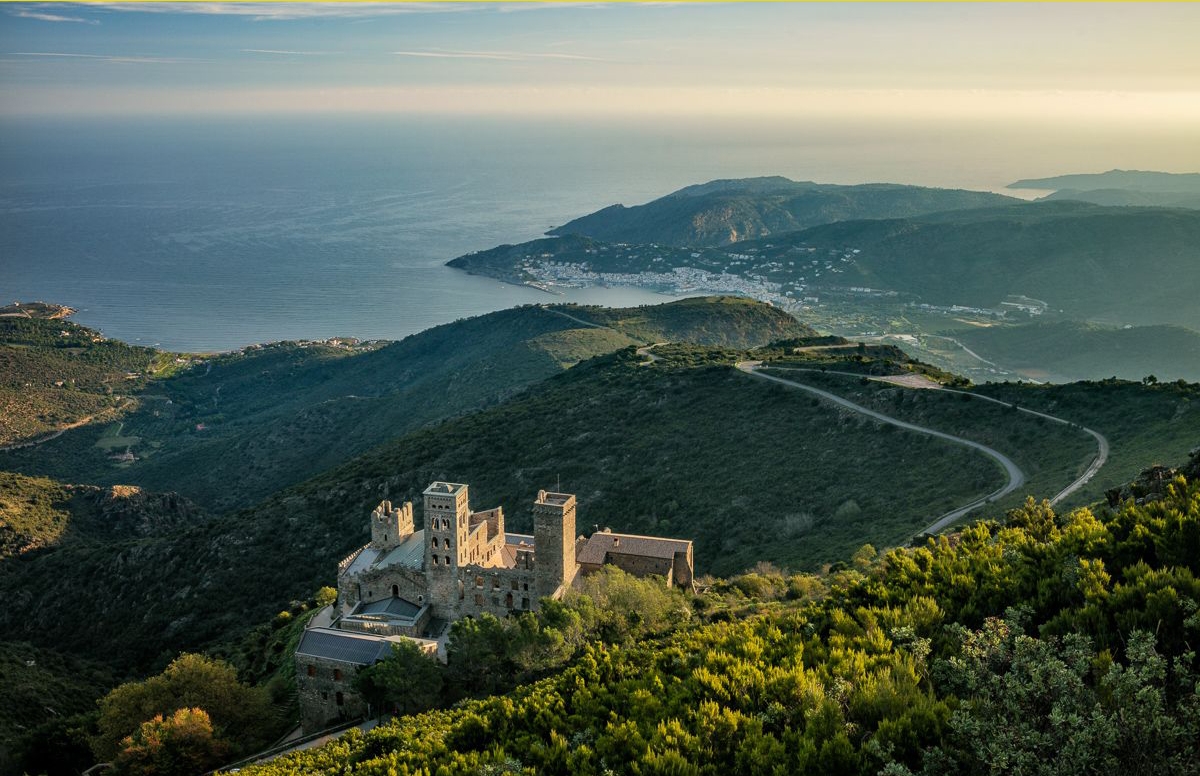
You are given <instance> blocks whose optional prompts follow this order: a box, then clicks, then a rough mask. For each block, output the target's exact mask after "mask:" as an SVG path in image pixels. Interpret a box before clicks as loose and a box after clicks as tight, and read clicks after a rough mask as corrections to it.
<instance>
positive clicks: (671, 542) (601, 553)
mask: <svg viewBox="0 0 1200 776" xmlns="http://www.w3.org/2000/svg"><path fill="white" fill-rule="evenodd" d="M691 545H692V543H691V542H689V541H686V540H684V539H664V538H663V537H661V536H637V535H635V534H619V533H603V532H601V533H594V534H592V535H591V536H590V537H588V540H587V542H586V543H585V544H584V545H583V549H582V550H580V551H579V555H578V556H577V557H576V560H578V561H579V562H580V563H588V564H591V565H596V566H599V565H601V564H603V563H604V559H605V558H606V557H607V556H608V555H609V554H610V553H612V554H619V555H637V556H641V557H643V558H663V559H668V560H669V559H671V558H674V557H675V555H676V554H677V553H680V552H682V553H686V552H687V551H688V548H689V547H691Z"/></svg>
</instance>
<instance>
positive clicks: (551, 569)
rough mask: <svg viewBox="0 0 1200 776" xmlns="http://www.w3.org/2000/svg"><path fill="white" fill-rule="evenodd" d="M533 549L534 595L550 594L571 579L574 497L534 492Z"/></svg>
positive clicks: (572, 578)
mask: <svg viewBox="0 0 1200 776" xmlns="http://www.w3.org/2000/svg"><path fill="white" fill-rule="evenodd" d="M533 552H534V563H535V564H536V571H535V578H536V580H537V594H538V597H541V598H544V597H546V596H553V595H554V594H555V593H557V592H558V591H559V589H560V588H562V587H564V586H566V585H570V584H571V582H572V581H573V580H574V579H575V572H576V571H577V570H578V568H579V566H578V565H577V564H576V563H575V496H573V495H572V494H570V493H550V492H548V491H544V490H543V491H539V492H538V497H537V501H535V502H533Z"/></svg>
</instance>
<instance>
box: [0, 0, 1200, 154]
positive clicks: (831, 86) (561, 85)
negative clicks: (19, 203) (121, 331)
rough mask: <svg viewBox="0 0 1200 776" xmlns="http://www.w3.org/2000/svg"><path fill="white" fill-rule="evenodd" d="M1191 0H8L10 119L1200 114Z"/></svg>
mask: <svg viewBox="0 0 1200 776" xmlns="http://www.w3.org/2000/svg"><path fill="white" fill-rule="evenodd" d="M1197 33H1200V4H1194V3H1168V4H1158V3H1129V4H1123V3H1097V4H1092V3H1065V4H1057V3H1055V4H1050V3H1046V4H1043V3H1031V4H1024V3H999V4H990V3H931V4H906V3H861V4H860V3H832V4H822V3H796V4H793V3H729V4H720V3H613V4H595V3H563V4H555V3H504V4H488V3H462V4H459V3H386V4H371V3H332V4H293V3H262V4H259V3H218V2H212V3H208V2H195V3H158V2H154V3H95V4H74V3H29V4H20V3H15V4H10V3H4V4H0V117H23V116H102V115H114V114H116V115H122V116H127V115H145V114H153V115H165V116H170V115H184V116H186V115H190V114H197V113H204V114H257V113H274V114H288V113H304V114H312V113H333V114H337V113H347V114H354V113H373V112H377V113H388V114H434V115H436V114H458V115H467V116H471V115H480V116H502V115H520V116H524V117H531V116H532V117H543V116H544V117H548V118H554V117H570V118H575V119H578V118H580V117H585V118H586V117H625V118H628V117H643V116H673V117H705V118H714V117H722V118H726V119H730V120H752V119H757V118H762V117H766V118H770V117H776V116H788V117H792V118H798V119H805V118H814V119H820V118H822V117H828V116H837V117H840V118H842V119H845V118H848V117H849V118H861V119H862V120H864V121H885V122H896V121H904V120H905V119H906V118H908V117H912V116H920V117H921V118H922V120H925V121H928V120H929V119H931V118H933V119H937V118H939V117H941V116H945V117H947V118H953V119H955V120H956V121H960V122H962V121H966V122H970V121H997V120H1003V119H1007V120H1019V119H1020V118H1021V117H1039V118H1040V119H1042V120H1046V119H1051V120H1053V119H1055V118H1056V117H1060V118H1062V119H1063V120H1070V121H1072V122H1082V123H1087V122H1103V123H1105V124H1107V125H1113V124H1122V123H1128V124H1146V123H1153V124H1157V125H1160V126H1163V127H1167V128H1171V129H1173V130H1174V131H1177V132H1183V133H1187V132H1189V131H1191V130H1192V129H1195V130H1196V131H1197V132H1198V133H1200V50H1198V49H1197V48H1196V47H1195V39H1196V36H1197Z"/></svg>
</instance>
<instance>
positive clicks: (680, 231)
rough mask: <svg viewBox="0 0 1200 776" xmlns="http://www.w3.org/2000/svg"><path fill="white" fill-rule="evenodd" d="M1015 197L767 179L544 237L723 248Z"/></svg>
mask: <svg viewBox="0 0 1200 776" xmlns="http://www.w3.org/2000/svg"><path fill="white" fill-rule="evenodd" d="M1014 201H1016V200H1014V198H1012V197H1006V196H1003V195H1000V194H991V193H987V192H979V191H965V190H961V189H932V188H923V187H920V186H906V185H901V184H892V183H868V184H862V185H853V186H844V185H837V184H824V183H813V182H811V181H804V182H797V181H792V180H789V179H787V178H783V177H779V176H774V177H764V178H743V179H726V180H715V181H709V182H708V183H702V184H697V185H694V186H687V187H685V188H682V189H679V190H678V191H675V192H672V193H671V194H667V195H666V196H664V197H660V198H659V199H656V200H653V201H652V202H648V203H646V204H644V205H636V206H633V207H625V206H624V205H611V206H609V207H606V208H603V209H602V210H598V211H596V212H595V213H592V214H590V215H586V216H583V217H582V218H576V219H575V220H573V221H570V222H568V223H566V224H564V225H562V226H560V227H557V228H555V229H552V230H550V231H549V232H547V234H550V235H555V236H564V235H582V236H586V237H592V238H595V239H599V240H606V241H609V242H628V243H661V244H665V245H674V246H713V245H727V244H731V243H736V242H740V241H743V240H748V239H755V238H760V237H766V236H768V235H772V234H777V233H781V232H790V231H796V230H799V229H805V228H807V227H811V226H817V225H819V224H825V223H830V222H833V221H846V220H852V219H870V218H901V217H906V216H916V215H922V214H926V213H934V212H939V211H948V210H960V209H967V208H980V207H990V206H996V205H1002V204H1011V203H1012V202H1014Z"/></svg>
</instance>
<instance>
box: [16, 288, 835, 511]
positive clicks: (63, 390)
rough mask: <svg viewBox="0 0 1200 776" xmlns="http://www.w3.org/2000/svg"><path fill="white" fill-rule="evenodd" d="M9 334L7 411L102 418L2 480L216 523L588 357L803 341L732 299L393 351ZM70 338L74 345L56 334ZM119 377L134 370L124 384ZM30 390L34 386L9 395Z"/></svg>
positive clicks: (613, 313) (483, 331)
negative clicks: (191, 507) (214, 517)
mask: <svg viewBox="0 0 1200 776" xmlns="http://www.w3.org/2000/svg"><path fill="white" fill-rule="evenodd" d="M5 325H6V326H9V327H10V329H11V332H12V333H11V334H10V335H9V336H7V337H6V338H5V339H3V340H0V363H5V364H7V365H8V366H9V367H10V368H8V369H6V370H5V378H4V380H5V383H6V384H7V385H11V386H12V388H11V390H7V386H0V399H3V400H5V401H7V402H8V409H9V410H10V412H11V414H12V415H13V416H14V417H15V416H20V417H28V418H38V417H42V418H46V417H58V415H59V414H61V412H59V413H58V414H53V413H55V412H56V410H55V408H57V407H58V406H60V405H62V406H68V407H73V406H75V404H78V406H79V407H80V409H78V410H76V413H77V414H76V415H74V416H67V418H66V419H68V420H71V419H78V418H79V417H80V416H83V415H85V413H88V414H92V415H95V417H96V420H97V421H98V422H93V423H91V424H89V425H84V426H82V427H79V428H71V429H68V430H66V431H65V433H63V434H62V435H61V436H60V437H58V438H57V439H54V440H52V441H49V442H46V443H44V444H41V445H38V446H35V447H30V448H26V449H19V450H13V451H9V452H7V453H5V452H0V468H8V469H13V470H17V471H22V472H25V473H27V474H38V475H47V476H52V477H56V478H58V479H60V480H63V481H66V482H92V483H97V484H105V485H107V484H118V483H120V484H136V485H142V486H145V487H147V488H149V489H152V490H170V491H177V492H179V493H182V494H184V495H185V496H187V497H189V498H192V499H194V500H196V501H197V502H198V503H200V504H202V505H203V506H205V507H207V508H210V509H212V510H214V511H221V510H226V509H230V508H236V507H243V506H247V505H249V504H251V503H254V502H255V501H257V500H259V499H261V498H263V497H265V496H266V495H268V494H270V493H272V492H274V491H277V490H280V489H282V488H284V487H287V486H289V485H292V484H295V483H297V482H300V481H301V480H303V479H305V478H307V477H310V476H312V475H315V474H316V473H318V472H320V471H322V470H324V469H328V468H330V467H332V466H336V465H338V464H340V463H342V462H344V461H345V460H346V459H348V458H350V457H352V456H353V455H356V454H358V453H361V452H363V451H364V450H367V449H369V448H371V447H373V446H375V445H377V444H380V443H382V442H385V441H387V440H389V439H394V438H397V437H400V436H403V435H404V434H405V433H407V432H409V431H412V430H414V429H417V428H420V427H421V426H423V425H425V424H428V423H432V422H436V421H439V420H441V419H443V418H446V417H451V416H454V415H457V414H460V413H464V412H468V411H470V410H474V409H478V408H480V407H484V406H487V405H489V404H494V403H496V402H498V401H501V400H503V399H504V398H506V397H508V396H511V395H512V394H513V393H515V392H517V391H519V390H521V389H523V388H525V387H527V386H529V385H532V384H534V383H536V382H538V381H540V380H543V379H545V378H547V377H549V376H551V375H554V374H557V373H559V372H561V371H562V370H563V369H564V368H567V367H570V366H571V365H573V364H575V363H577V362H578V361H580V360H582V359H587V358H591V357H592V356H595V355H598V354H602V353H610V352H613V351H615V350H618V349H620V348H625V347H628V346H630V345H635V344H643V343H647V342H657V341H665V340H670V341H676V342H696V343H701V344H709V345H720V346H729V347H735V348H747V347H755V346H758V345H763V344H766V343H767V342H769V341H771V340H773V339H780V338H788V337H797V336H808V335H811V334H812V333H813V332H812V330H811V329H809V328H808V327H806V326H802V325H801V324H799V323H797V322H796V320H795V319H793V318H792V317H791V316H789V315H787V314H785V313H783V312H781V311H779V310H777V309H775V308H773V307H771V306H769V305H766V304H762V303H760V302H755V301H753V300H749V299H738V298H732V297H720V298H703V299H686V300H680V301H677V302H672V303H668V304H663V305H656V306H647V307H639V308H633V309H628V310H621V309H607V308H592V307H575V306H561V305H559V306H554V305H545V306H527V307H521V308H514V309H511V310H504V311H500V312H497V313H491V314H489V315H484V316H479V317H476V318H469V319H466V320H461V321H457V322H455V323H451V324H447V325H445V326H439V327H436V328H433V329H430V330H428V331H424V332H421V333H420V334H416V335H413V336H411V337H408V338H406V339H404V340H402V341H400V342H396V343H390V344H388V343H368V344H366V345H357V346H353V347H345V346H341V345H337V344H330V343H324V342H307V343H296V342H283V343H275V344H272V345H268V346H264V347H252V348H247V349H244V350H242V351H239V352H236V353H229V354H223V355H217V356H208V357H202V358H201V357H191V356H188V357H183V358H180V359H178V360H179V361H180V362H182V363H175V361H176V359H174V358H173V356H170V357H169V356H167V354H161V353H156V352H154V351H150V350H149V349H145V348H138V349H133V348H129V347H128V346H125V345H123V344H122V343H118V342H115V341H113V340H103V339H102V338H101V339H98V341H97V342H95V343H93V342H92V339H93V338H98V335H96V334H95V332H90V330H87V329H84V328H83V327H78V326H73V325H69V324H64V323H63V322H61V321H19V322H18V321H13V322H6V323H5ZM64 326H65V327H66V329H68V330H69V331H70V332H72V334H71V336H69V337H67V336H60V335H59V329H60V328H62V327H64ZM31 327H32V328H34V329H37V331H36V333H37V335H38V336H37V337H36V338H34V337H32V335H30V334H28V332H27V330H29V329H30V328H31ZM5 331H10V330H5ZM85 335H86V336H85ZM79 343H85V344H86V345H87V347H86V348H85V347H83V344H79ZM156 361H162V362H164V363H165V364H167V365H168V367H169V369H167V368H164V370H163V371H162V372H161V375H162V376H161V378H157V377H155V376H154V375H153V374H152V375H147V374H146V373H145V372H146V370H148V369H152V367H151V364H152V362H156ZM97 364H99V365H102V366H103V367H104V369H105V370H107V371H103V370H101V368H100V366H97ZM127 369H134V370H136V371H135V372H133V373H131V379H130V380H126V372H125V370H127ZM64 380H66V381H68V382H67V383H66V384H65V386H56V383H58V382H63V381H64ZM93 383H94V384H95V385H94V386H93V385H92V384H93ZM27 384H32V385H34V386H35V388H34V389H30V388H22V389H18V388H17V386H22V385H27ZM89 386H91V387H89ZM85 388H86V389H87V390H91V391H92V392H91V393H84V392H83V391H84V390H85ZM6 390H7V393H6V392H5V391H6ZM77 396H78V397H81V398H80V399H78V400H76V398H75V397H77ZM118 396H124V397H125V398H120V399H118V398H117V397H118ZM68 400H69V401H70V402H74V403H75V404H67V402H68ZM84 400H86V402H87V403H83V402H84ZM93 408H97V409H93ZM99 409H103V411H104V414H103V415H101V414H99ZM99 421H102V422H99ZM0 425H2V424H0ZM60 427H61V426H60ZM36 430H37V431H43V432H44V431H46V430H48V428H47V425H46V424H45V423H43V424H42V425H40V426H38V427H37V429H36ZM14 433H15V432H14ZM18 441H19V440H18Z"/></svg>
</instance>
